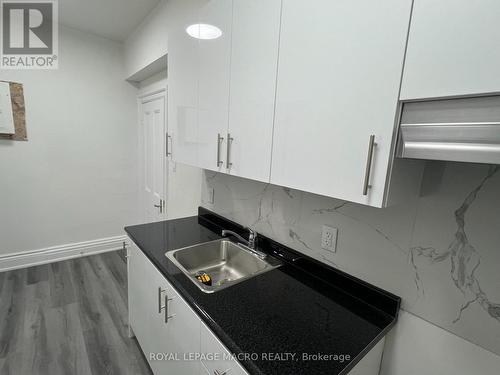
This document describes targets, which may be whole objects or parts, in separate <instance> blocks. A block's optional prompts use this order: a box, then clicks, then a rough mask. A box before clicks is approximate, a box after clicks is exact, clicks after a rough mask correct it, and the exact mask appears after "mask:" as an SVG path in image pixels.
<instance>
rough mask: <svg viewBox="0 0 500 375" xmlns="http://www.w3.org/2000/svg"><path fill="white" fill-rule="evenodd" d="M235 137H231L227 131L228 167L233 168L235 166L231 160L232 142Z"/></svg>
mask: <svg viewBox="0 0 500 375" xmlns="http://www.w3.org/2000/svg"><path fill="white" fill-rule="evenodd" d="M233 141H234V138H233V137H231V134H230V133H227V154H226V168H227V169H231V167H232V166H233V163H231V162H230V160H231V144H232V143H233Z"/></svg>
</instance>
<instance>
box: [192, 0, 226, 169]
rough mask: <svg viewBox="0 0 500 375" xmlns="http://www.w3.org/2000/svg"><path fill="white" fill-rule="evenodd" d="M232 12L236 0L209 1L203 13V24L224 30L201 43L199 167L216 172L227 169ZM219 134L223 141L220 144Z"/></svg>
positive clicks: (199, 58) (201, 18) (201, 16)
mask: <svg viewBox="0 0 500 375" xmlns="http://www.w3.org/2000/svg"><path fill="white" fill-rule="evenodd" d="M232 11H233V2H232V0H208V1H204V4H203V6H202V7H201V9H200V14H199V22H200V24H203V25H210V27H214V26H215V27H216V28H217V29H219V30H220V35H219V36H218V37H212V38H209V39H199V40H198V45H199V49H198V51H199V52H198V53H199V56H198V63H199V82H198V140H197V143H198V144H197V147H198V166H200V167H201V168H205V169H209V170H214V171H225V168H226V165H225V163H224V161H225V156H226V155H225V152H224V151H225V149H226V141H227V139H226V134H227V127H228V116H229V69H230V59H231V20H232ZM203 27H205V26H203ZM201 32H203V30H201ZM218 134H220V135H221V136H222V137H223V138H224V140H223V141H221V142H218V137H217V136H218ZM218 148H220V149H219V154H220V159H219V161H220V162H221V163H219V164H218V163H217V161H218V159H217V154H218V152H217V151H218Z"/></svg>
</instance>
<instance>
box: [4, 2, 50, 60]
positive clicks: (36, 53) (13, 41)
mask: <svg viewBox="0 0 500 375" xmlns="http://www.w3.org/2000/svg"><path fill="white" fill-rule="evenodd" d="M0 5H1V17H0V18H1V23H2V24H1V56H0V58H1V60H0V68H2V69H57V63H58V55H57V54H58V33H57V31H58V24H57V15H58V12H57V10H58V8H57V0H45V1H43V0H41V1H40V0H39V1H32V0H0Z"/></svg>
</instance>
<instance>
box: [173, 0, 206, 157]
mask: <svg viewBox="0 0 500 375" xmlns="http://www.w3.org/2000/svg"><path fill="white" fill-rule="evenodd" d="M177 4H178V5H177V9H176V17H172V24H171V25H169V27H168V45H169V52H168V91H169V93H168V94H169V95H168V133H169V136H170V137H171V144H170V145H171V149H170V150H169V151H170V152H171V153H172V158H173V159H174V160H175V161H178V162H181V163H185V164H189V165H197V163H198V143H197V142H198V65H199V58H198V39H195V38H193V37H190V36H189V35H188V34H187V32H186V28H187V27H188V26H190V25H195V24H197V23H198V10H199V7H200V1H198V0H186V1H183V2H177ZM181 5H182V7H181Z"/></svg>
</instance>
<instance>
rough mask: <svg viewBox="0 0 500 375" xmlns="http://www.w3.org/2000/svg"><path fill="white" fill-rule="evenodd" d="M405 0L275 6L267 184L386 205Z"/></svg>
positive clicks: (288, 1) (297, 0) (319, 0)
mask: <svg viewBox="0 0 500 375" xmlns="http://www.w3.org/2000/svg"><path fill="white" fill-rule="evenodd" d="M411 3H412V0H386V1H382V2H380V1H373V0H336V1H331V0H314V1H308V0H284V1H283V11H282V26H281V43H280V51H279V66H278V84H277V97H276V98H277V99H276V115H275V116H276V118H275V125H274V141H273V156H272V168H271V183H273V184H276V185H281V186H287V187H291V188H295V189H299V190H303V191H308V192H313V193H317V194H321V195H326V196H331V197H335V198H338V199H344V200H348V201H352V202H358V203H362V204H367V205H371V206H376V207H381V206H383V205H384V203H385V202H384V196H385V191H386V189H385V186H386V178H387V175H388V171H389V165H390V161H391V157H392V141H393V135H394V129H395V117H396V112H397V105H398V96H399V90H400V82H401V75H402V67H403V59H404V53H405V46H406V36H407V32H408V26H409V19H410V13H411ZM372 135H374V136H375V137H374V141H375V143H376V146H375V147H374V148H373V154H372V155H373V162H372V164H371V170H370V168H369V167H368V166H367V159H368V154H369V141H370V137H371V136H372ZM367 170H368V172H371V173H369V174H368V181H367V183H368V185H370V186H371V188H370V189H368V192H367V195H364V194H363V193H364V192H363V190H364V185H365V177H366V172H367Z"/></svg>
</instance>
